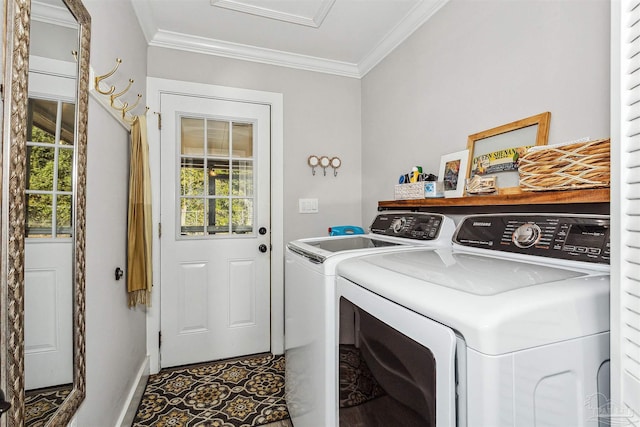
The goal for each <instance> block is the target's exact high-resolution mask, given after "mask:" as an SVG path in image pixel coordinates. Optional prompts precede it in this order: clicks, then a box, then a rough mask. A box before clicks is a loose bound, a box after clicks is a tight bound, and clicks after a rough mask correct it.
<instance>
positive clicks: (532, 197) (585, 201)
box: [378, 188, 609, 213]
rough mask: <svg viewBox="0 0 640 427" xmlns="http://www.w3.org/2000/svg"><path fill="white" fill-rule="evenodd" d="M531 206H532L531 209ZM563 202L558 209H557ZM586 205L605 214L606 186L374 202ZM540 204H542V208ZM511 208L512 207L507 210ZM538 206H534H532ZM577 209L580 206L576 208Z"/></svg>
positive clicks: (402, 205)
mask: <svg viewBox="0 0 640 427" xmlns="http://www.w3.org/2000/svg"><path fill="white" fill-rule="evenodd" d="M531 205H536V206H535V207H533V208H532V206H531ZM558 205H564V206H563V207H562V209H558V208H559V207H560V206H558ZM584 205H587V206H589V207H591V208H589V207H587V210H589V211H591V212H590V213H603V211H605V210H606V213H609V212H608V210H609V189H608V188H598V189H590V190H569V191H542V192H539V191H536V192H521V193H516V194H500V195H487V196H467V197H458V198H450V199H445V198H433V199H416V200H389V201H380V202H378V210H385V209H410V210H420V209H425V208H426V209H428V210H434V211H440V210H449V209H458V210H462V211H469V209H468V208H470V207H473V208H478V207H482V208H484V209H482V210H485V211H486V210H491V211H496V210H498V209H502V210H518V211H522V210H523V209H528V210H532V211H537V210H540V208H542V209H544V210H558V211H572V210H575V211H579V210H580V211H581V210H582V207H583V206H584ZM543 206H546V207H545V208H543ZM508 207H512V208H515V209H508ZM536 208H538V209H536ZM579 208H580V209H579Z"/></svg>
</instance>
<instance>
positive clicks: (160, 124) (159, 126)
mask: <svg viewBox="0 0 640 427" xmlns="http://www.w3.org/2000/svg"><path fill="white" fill-rule="evenodd" d="M153 114H157V115H158V130H162V113H158V112H157V111H154V112H153Z"/></svg>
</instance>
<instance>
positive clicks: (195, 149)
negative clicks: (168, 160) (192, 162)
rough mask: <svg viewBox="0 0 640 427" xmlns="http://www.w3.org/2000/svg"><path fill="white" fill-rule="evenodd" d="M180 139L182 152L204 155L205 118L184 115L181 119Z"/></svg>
mask: <svg viewBox="0 0 640 427" xmlns="http://www.w3.org/2000/svg"><path fill="white" fill-rule="evenodd" d="M180 137H181V139H180V141H181V150H180V152H181V153H182V154H188V155H191V156H203V155H204V120H203V119H194V118H189V117H182V119H181V120H180Z"/></svg>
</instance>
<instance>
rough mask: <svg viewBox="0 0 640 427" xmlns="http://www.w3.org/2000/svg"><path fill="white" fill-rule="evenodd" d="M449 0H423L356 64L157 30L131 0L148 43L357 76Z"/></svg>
mask: <svg viewBox="0 0 640 427" xmlns="http://www.w3.org/2000/svg"><path fill="white" fill-rule="evenodd" d="M448 1H449V0H435V1H422V2H420V3H418V4H417V5H416V6H415V7H414V8H413V9H412V10H411V12H410V13H408V14H407V16H406V17H405V18H404V19H403V20H402V21H401V22H400V23H398V25H396V26H395V27H394V28H393V29H392V30H391V31H389V33H387V35H386V36H385V37H384V38H383V39H382V41H381V42H380V43H378V45H377V46H376V47H375V48H373V49H372V50H371V51H370V52H369V53H368V54H367V55H366V56H365V57H364V58H363V59H362V60H361V61H360V62H359V63H357V64H355V63H349V62H343V61H335V60H331V59H324V58H318V57H313V56H308V55H301V54H296V53H291V52H284V51H279V50H274V49H265V48H259V47H256V46H250V45H244V44H239V43H231V42H226V41H223V40H215V39H209V38H205V37H197V36H192V35H188V34H182V33H176V32H172V31H165V30H159V29H158V28H157V27H156V25H155V22H154V21H153V18H152V16H153V13H152V12H151V7H150V5H149V3H148V2H147V1H135V2H132V4H133V7H134V9H135V12H136V15H137V16H138V21H139V23H140V26H141V27H142V30H143V33H144V35H145V38H146V40H147V43H148V44H149V46H156V47H163V48H168V49H176V50H184V51H187V52H194V53H201V54H206V55H214V56H222V57H225V58H232V59H239V60H243V61H251V62H258V63H263V64H269V65H276V66H281V67H288V68H296V69H301V70H307V71H315V72H319V73H326V74H334V75H338V76H343V77H351V78H357V79H360V78H362V77H364V76H365V75H366V74H367V73H368V72H369V71H371V70H372V69H373V68H374V67H375V66H376V65H378V64H379V63H380V61H382V60H383V59H384V58H385V57H386V56H387V55H389V54H390V53H391V52H393V50H394V49H396V48H397V47H398V46H399V45H400V44H401V43H402V42H403V41H405V40H406V39H407V38H408V37H409V36H410V35H411V34H413V32H415V31H416V30H417V29H418V28H419V27H420V26H421V25H423V24H424V23H425V22H427V21H428V20H429V19H430V18H431V17H432V16H433V15H434V14H435V13H436V12H437V11H438V10H440V8H442V6H444V5H445V4H446V3H447V2H448Z"/></svg>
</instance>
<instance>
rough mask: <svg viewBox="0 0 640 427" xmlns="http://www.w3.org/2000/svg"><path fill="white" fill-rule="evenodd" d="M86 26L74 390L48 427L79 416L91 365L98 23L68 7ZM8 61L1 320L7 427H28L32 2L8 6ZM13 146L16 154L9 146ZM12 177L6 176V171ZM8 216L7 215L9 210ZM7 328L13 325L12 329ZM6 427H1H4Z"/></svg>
mask: <svg viewBox="0 0 640 427" xmlns="http://www.w3.org/2000/svg"><path fill="white" fill-rule="evenodd" d="M63 1H64V2H65V4H66V5H67V7H68V8H69V10H70V11H71V13H72V14H73V15H74V16H75V18H76V20H77V21H78V24H79V29H80V31H79V37H80V52H79V55H78V61H79V64H78V79H77V93H78V97H77V98H78V99H77V104H76V114H77V123H76V128H77V137H76V144H77V145H76V150H75V151H76V153H77V154H76V156H77V157H76V162H75V167H76V171H75V178H76V179H75V180H74V186H75V188H74V190H75V199H74V203H75V220H74V229H75V247H74V253H75V271H74V281H75V289H74V290H75V292H74V312H73V324H74V348H73V358H74V384H73V385H74V387H73V390H72V391H71V393H70V394H69V396H68V397H67V399H66V400H65V401H64V403H63V404H62V405H61V406H60V408H59V409H58V411H57V412H56V413H55V415H54V416H53V417H52V418H51V419H50V420H49V422H48V423H47V426H64V425H67V424H68V422H69V421H70V420H71V419H72V418H73V416H74V415H75V413H76V411H77V409H78V407H79V406H80V404H81V403H82V401H83V400H84V397H85V393H86V382H85V379H86V364H85V348H86V345H85V343H86V340H85V312H86V305H85V280H86V270H85V235H86V232H85V230H86V224H85V216H86V215H85V211H86V164H87V117H88V100H89V48H90V42H91V36H90V35H91V18H90V16H89V13H88V12H87V10H86V8H85V7H84V5H83V4H82V1H81V0H63ZM6 6H7V8H6V18H7V22H6V23H7V25H6V31H7V34H6V37H7V39H6V40H7V47H6V48H7V54H6V56H5V59H6V63H5V76H4V81H5V82H8V83H9V84H8V85H6V87H5V102H6V104H5V106H4V112H3V114H4V116H3V122H4V129H3V150H2V153H3V157H4V156H5V155H8V156H7V158H3V159H2V168H3V170H2V178H3V179H2V183H3V184H2V185H6V186H7V188H6V189H5V188H3V189H2V196H3V199H2V203H3V209H2V223H3V227H2V248H3V249H6V250H4V251H3V256H2V264H1V266H2V274H1V275H0V276H1V277H2V281H3V282H4V283H3V285H4V286H3V289H6V293H4V292H2V296H1V301H0V302H1V304H0V312H1V314H2V322H0V323H1V324H3V325H6V327H5V328H4V331H3V332H4V336H3V340H2V348H1V351H2V356H0V359H3V360H2V362H3V364H5V367H6V370H5V371H3V374H2V378H1V379H2V381H1V383H2V387H3V389H4V390H5V393H6V396H5V397H6V400H7V401H8V402H10V403H11V409H10V410H9V411H8V412H7V413H6V414H5V417H4V418H6V420H5V422H4V425H6V426H8V427H18V426H23V425H24V422H25V411H24V233H25V187H26V185H25V180H26V151H27V150H26V137H27V129H26V123H27V120H26V119H27V105H28V88H27V83H28V74H29V29H30V15H31V2H30V0H7V1H6ZM6 144H8V149H6V148H4V146H5V145H6ZM5 169H6V170H5ZM5 206H6V207H8V209H4V207H5ZM5 320H6V321H5ZM0 425H1V424H0Z"/></svg>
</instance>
